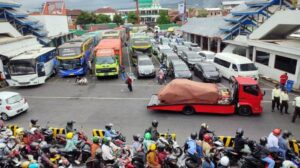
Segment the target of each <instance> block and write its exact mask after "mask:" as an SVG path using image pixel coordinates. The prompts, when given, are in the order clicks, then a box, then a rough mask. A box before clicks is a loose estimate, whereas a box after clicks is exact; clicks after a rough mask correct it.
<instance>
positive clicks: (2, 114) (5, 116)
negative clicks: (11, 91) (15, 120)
mask: <svg viewBox="0 0 300 168" xmlns="http://www.w3.org/2000/svg"><path fill="white" fill-rule="evenodd" d="M1 118H2V120H3V121H7V120H8V115H7V114H5V113H1Z"/></svg>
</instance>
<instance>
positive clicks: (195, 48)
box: [189, 46, 202, 54]
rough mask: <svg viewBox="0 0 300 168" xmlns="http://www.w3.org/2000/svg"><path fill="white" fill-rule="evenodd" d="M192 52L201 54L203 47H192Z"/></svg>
mask: <svg viewBox="0 0 300 168" xmlns="http://www.w3.org/2000/svg"><path fill="white" fill-rule="evenodd" d="M189 49H190V50H191V51H194V52H196V53H197V54H199V53H200V51H202V49H201V47H199V46H197V47H190V48H189Z"/></svg>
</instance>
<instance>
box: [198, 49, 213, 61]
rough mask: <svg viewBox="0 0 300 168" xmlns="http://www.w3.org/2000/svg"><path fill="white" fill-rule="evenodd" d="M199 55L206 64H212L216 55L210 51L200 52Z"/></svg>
mask: <svg viewBox="0 0 300 168" xmlns="http://www.w3.org/2000/svg"><path fill="white" fill-rule="evenodd" d="M199 55H200V56H201V57H202V58H203V60H205V61H207V62H213V61H214V57H215V55H216V53H214V52H212V51H200V52H199Z"/></svg>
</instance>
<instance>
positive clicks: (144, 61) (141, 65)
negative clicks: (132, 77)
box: [136, 55, 156, 78]
mask: <svg viewBox="0 0 300 168" xmlns="http://www.w3.org/2000/svg"><path fill="white" fill-rule="evenodd" d="M136 68H137V77H138V78H140V77H155V75H156V72H155V68H154V65H153V62H152V60H151V58H149V57H148V56H147V55H142V56H138V59H137V67H136Z"/></svg>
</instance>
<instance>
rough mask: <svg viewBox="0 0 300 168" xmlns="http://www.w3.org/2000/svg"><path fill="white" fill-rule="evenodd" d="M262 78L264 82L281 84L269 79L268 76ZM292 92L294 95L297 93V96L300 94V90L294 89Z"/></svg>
mask: <svg viewBox="0 0 300 168" xmlns="http://www.w3.org/2000/svg"><path fill="white" fill-rule="evenodd" d="M260 78H261V79H264V80H266V81H268V82H271V83H273V84H279V82H278V81H276V80H274V79H271V78H269V77H266V76H260ZM292 92H294V93H297V94H300V90H299V89H294V88H293V89H292Z"/></svg>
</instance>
